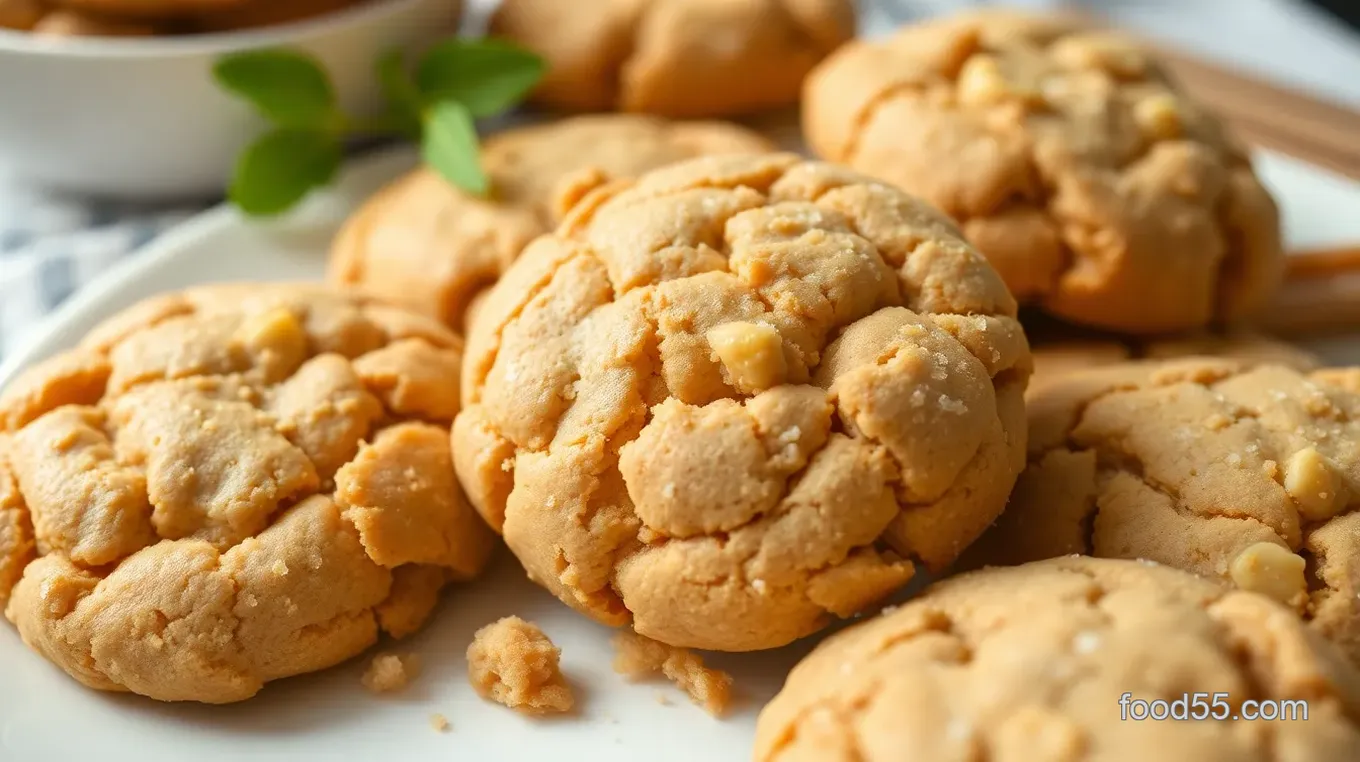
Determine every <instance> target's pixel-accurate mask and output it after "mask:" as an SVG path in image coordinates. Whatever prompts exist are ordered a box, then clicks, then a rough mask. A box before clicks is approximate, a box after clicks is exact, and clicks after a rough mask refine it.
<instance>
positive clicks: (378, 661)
mask: <svg viewBox="0 0 1360 762" xmlns="http://www.w3.org/2000/svg"><path fill="white" fill-rule="evenodd" d="M419 676H420V657H419V656H416V655H415V654H393V653H381V654H378V655H377V656H374V657H373V661H370V662H369V663H368V669H366V670H364V676H363V678H361V681H362V682H363V684H364V687H365V688H367V689H369V690H370V691H372V692H373V693H395V692H397V691H400V690H402V689H404V688H405V687H406V686H408V685H410V684H411V681H412V680H414V679H416V678H417V677H419Z"/></svg>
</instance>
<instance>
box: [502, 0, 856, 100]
mask: <svg viewBox="0 0 1360 762" xmlns="http://www.w3.org/2000/svg"><path fill="white" fill-rule="evenodd" d="M491 33H492V34H495V35H499V36H502V37H506V38H509V39H510V40H513V41H514V42H516V43H518V44H520V45H523V46H525V47H527V48H529V49H531V50H533V51H535V52H537V53H538V54H539V55H541V56H543V57H544V58H545V59H546V60H547V62H548V66H549V69H548V73H547V76H545V77H544V79H543V82H542V84H541V85H540V86H539V88H538V90H537V92H536V93H535V96H534V97H535V99H536V100H537V101H538V102H539V103H540V104H542V105H545V106H548V107H550V108H557V109H566V110H572V111H612V110H619V111H633V112H641V113H649V114H660V115H662V116H677V117H701V116H725V115H732V114H741V113H749V112H754V111H762V110H765V109H769V108H775V107H779V106H788V105H791V104H793V103H794V102H796V101H797V100H798V91H799V88H800V87H801V85H802V82H803V78H804V77H805V76H806V75H807V73H808V71H810V70H811V69H812V67H813V66H815V65H816V64H817V62H818V61H820V60H821V59H822V58H823V57H824V56H825V55H826V54H827V53H829V52H830V51H832V50H834V49H835V48H836V47H837V46H839V45H840V44H841V43H843V42H845V41H846V40H848V39H850V38H851V37H852V36H853V35H854V33H855V7H854V3H853V2H852V0H597V2H594V3H591V4H590V5H589V7H586V6H582V5H580V4H577V3H564V2H561V0H505V2H503V3H502V4H501V6H500V9H499V10H498V11H497V12H496V15H495V16H494V17H493V18H492V20H491Z"/></svg>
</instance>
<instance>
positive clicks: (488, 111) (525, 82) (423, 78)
mask: <svg viewBox="0 0 1360 762" xmlns="http://www.w3.org/2000/svg"><path fill="white" fill-rule="evenodd" d="M545 71H547V64H545V63H544V61H543V59H542V58H539V57H538V56H536V55H534V54H533V53H530V52H529V51H527V50H523V49H521V48H518V47H515V46H514V45H511V44H509V43H506V42H500V41H497V40H475V41H474V40H448V41H446V42H443V43H440V44H439V45H436V46H435V47H433V48H431V49H430V51H429V52H428V53H426V54H425V56H424V57H423V58H422V59H421V60H420V64H419V66H417V68H416V86H417V87H418V88H419V89H420V94H421V96H423V97H424V99H425V102H426V103H431V102H434V101H444V100H455V101H458V102H459V103H461V104H463V105H464V106H465V107H467V110H468V112H469V113H471V114H472V116H473V117H474V118H481V117H486V116H493V115H495V114H499V113H500V112H502V111H505V110H506V109H508V108H510V107H511V106H514V105H515V104H517V103H519V101H520V100H522V99H523V98H524V96H525V95H527V94H528V93H529V91H530V90H532V89H533V87H534V85H536V84H538V80H539V79H541V78H542V77H543V73H544V72H545Z"/></svg>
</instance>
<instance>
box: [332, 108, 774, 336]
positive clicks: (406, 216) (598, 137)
mask: <svg viewBox="0 0 1360 762" xmlns="http://www.w3.org/2000/svg"><path fill="white" fill-rule="evenodd" d="M771 149H772V146H771V145H770V143H769V142H768V141H766V140H765V139H764V138H762V137H760V136H759V135H757V134H756V133H754V132H751V131H750V130H747V129H744V128H741V127H738V126H736V125H730V124H724V123H720V122H667V121H664V120H661V119H656V118H652V117H645V116H624V115H605V116H582V117H576V118H572V119H565V120H562V121H559V122H554V123H550V124H543V125H538V126H532V127H523V128H519V129H514V130H508V131H506V132H502V133H500V134H498V135H496V136H494V137H492V138H491V139H490V140H488V141H486V143H485V145H484V146H483V149H482V163H483V166H484V167H485V169H486V172H487V175H488V176H489V178H490V179H491V184H492V187H493V188H494V191H493V192H494V197H495V200H494V201H490V200H484V199H479V198H476V197H474V196H471V195H468V194H466V193H463V192H462V191H460V190H458V189H457V188H454V187H452V186H450V185H449V184H448V183H447V182H445V181H444V180H443V179H441V178H440V177H439V176H438V175H436V174H434V173H433V172H431V171H429V170H427V169H420V170H416V171H415V172H412V173H411V174H409V175H407V176H405V177H403V178H401V179H400V180H397V181H396V182H395V183H393V184H392V185H390V186H388V187H387V188H386V189H384V190H382V191H381V192H379V193H378V195H376V196H374V197H373V198H372V199H370V200H369V201H368V203H366V204H365V205H364V206H363V207H362V208H361V209H359V211H358V212H356V213H355V214H354V216H353V217H351V218H350V220H349V221H348V222H347V223H346V224H345V227H344V228H343V229H342V230H341V231H340V234H339V236H337V238H336V240H335V243H334V244H333V246H332V247H331V262H330V279H331V281H332V282H335V283H344V284H351V285H358V286H361V287H363V288H364V289H365V290H366V291H368V292H369V293H373V294H375V295H378V296H382V297H384V298H387V299H389V300H392V301H397V302H400V303H402V304H405V305H407V306H408V307H410V308H411V309H415V310H418V311H420V312H422V313H425V314H427V315H432V316H434V317H437V318H439V319H440V320H443V321H444V322H446V323H448V324H449V325H451V326H453V327H454V328H462V327H463V325H464V313H465V311H466V309H467V306H468V303H469V302H470V301H471V299H472V298H473V296H475V295H476V294H477V293H478V292H479V291H481V290H482V289H484V288H486V287H487V286H488V285H490V284H491V283H492V282H494V281H495V280H496V278H497V277H499V276H500V274H501V273H502V272H504V271H505V268H507V267H509V266H510V263H511V262H513V261H514V260H515V257H517V256H519V253H520V251H521V250H523V248H524V247H525V245H527V244H528V243H529V241H531V240H533V238H534V237H536V236H538V235H539V234H541V233H545V232H547V231H548V230H549V229H551V226H552V225H553V224H555V223H556V221H557V217H558V214H557V212H556V211H555V210H554V208H553V204H554V201H555V200H556V199H555V196H564V197H566V198H567V199H569V200H571V199H572V198H573V194H574V193H575V188H574V187H573V183H574V182H575V181H576V180H584V181H587V182H588V181H589V177H588V176H585V175H580V174H578V173H579V172H582V171H585V172H590V171H598V172H603V173H604V174H606V175H609V176H613V177H633V176H635V175H638V174H640V173H642V172H646V171H647V170H650V169H655V168H656V167H660V166H663V165H665V164H670V163H671V162H674V161H679V160H681V159H688V158H692V157H695V156H702V155H706V154H722V153H764V152H766V151H769V150H771Z"/></svg>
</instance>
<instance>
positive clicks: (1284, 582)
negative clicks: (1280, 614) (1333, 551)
mask: <svg viewBox="0 0 1360 762" xmlns="http://www.w3.org/2000/svg"><path fill="white" fill-rule="evenodd" d="M1305 566H1306V564H1305V562H1304V560H1303V557H1302V556H1299V555H1296V554H1294V553H1291V552H1289V550H1288V549H1287V548H1284V547H1281V546H1279V545H1276V544H1275V543H1272V542H1258V543H1256V544H1254V545H1251V546H1248V547H1247V548H1246V549H1245V550H1243V551H1242V552H1241V553H1238V554H1237V556H1236V557H1235V558H1233V561H1232V566H1231V567H1230V568H1229V569H1228V574H1229V576H1230V577H1232V581H1233V583H1234V584H1236V585H1237V586H1238V587H1240V588H1242V589H1243V590H1247V591H1250V592H1253V593H1260V594H1261V595H1264V596H1266V597H1268V598H1273V599H1275V600H1277V601H1280V602H1281V603H1286V604H1290V605H1294V604H1296V603H1298V601H1299V599H1300V596H1302V595H1304V594H1305V593H1306V592H1307V591H1308V583H1307V582H1306V581H1305V580H1304V576H1303V575H1304V567H1305Z"/></svg>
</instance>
